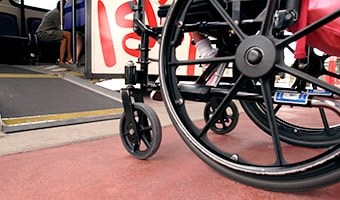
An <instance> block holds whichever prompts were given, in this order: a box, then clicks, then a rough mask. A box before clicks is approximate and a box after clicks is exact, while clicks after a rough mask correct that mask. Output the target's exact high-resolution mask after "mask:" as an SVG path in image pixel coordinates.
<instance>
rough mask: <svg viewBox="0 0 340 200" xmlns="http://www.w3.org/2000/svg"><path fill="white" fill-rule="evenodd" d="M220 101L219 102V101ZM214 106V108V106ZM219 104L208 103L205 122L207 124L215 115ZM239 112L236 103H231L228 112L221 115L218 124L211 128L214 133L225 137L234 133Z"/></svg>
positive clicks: (205, 109)
mask: <svg viewBox="0 0 340 200" xmlns="http://www.w3.org/2000/svg"><path fill="white" fill-rule="evenodd" d="M217 101H218V100H217ZM212 105H214V106H212ZM217 105H219V103H217V102H215V103H212V102H208V103H207V104H206V105H205V107H204V120H205V122H207V121H208V120H209V119H210V118H211V116H212V115H213V114H214V112H215V110H216V108H217ZM238 118H239V112H238V109H237V106H236V104H235V103H234V102H230V104H229V106H228V107H227V108H226V110H225V111H224V112H223V113H222V114H221V116H220V117H219V118H218V120H217V121H216V123H215V124H214V125H213V126H211V127H210V129H211V130H212V131H214V132H215V133H216V134H219V135H225V134H227V133H229V132H230V131H232V130H233V129H234V128H235V127H236V124H237V122H238Z"/></svg>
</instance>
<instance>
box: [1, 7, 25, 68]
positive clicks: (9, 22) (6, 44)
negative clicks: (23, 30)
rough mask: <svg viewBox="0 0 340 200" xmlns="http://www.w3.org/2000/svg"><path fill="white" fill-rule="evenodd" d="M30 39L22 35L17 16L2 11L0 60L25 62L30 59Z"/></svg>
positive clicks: (8, 62) (14, 62) (15, 62)
mask: <svg viewBox="0 0 340 200" xmlns="http://www.w3.org/2000/svg"><path fill="white" fill-rule="evenodd" d="M30 42H31V41H30V40H29V37H28V36H21V35H20V33H19V26H18V21H17V17H16V16H15V15H13V14H10V13H4V12H0V43H1V47H0V62H1V63H4V64H25V62H26V61H27V60H28V59H29V46H30Z"/></svg>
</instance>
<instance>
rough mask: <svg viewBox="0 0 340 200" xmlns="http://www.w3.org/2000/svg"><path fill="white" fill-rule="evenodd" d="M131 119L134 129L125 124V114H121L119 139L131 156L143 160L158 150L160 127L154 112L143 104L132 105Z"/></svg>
mask: <svg viewBox="0 0 340 200" xmlns="http://www.w3.org/2000/svg"><path fill="white" fill-rule="evenodd" d="M133 119H134V122H135V124H136V127H135V128H134V127H133V125H130V124H128V123H127V120H126V113H123V114H122V116H121V118H120V138H121V140H122V143H123V145H124V147H125V149H126V150H127V151H128V152H129V153H130V154H131V155H132V156H134V157H135V158H137V159H141V160H144V159H147V158H149V157H151V156H153V155H154V154H155V153H156V151H157V150H158V148H159V146H160V144H161V140H162V127H161V124H160V121H159V118H158V116H157V114H156V112H155V111H154V110H153V109H152V108H151V107H150V106H148V105H146V104H144V103H134V104H133ZM135 130H137V131H135Z"/></svg>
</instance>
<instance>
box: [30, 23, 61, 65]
mask: <svg viewBox="0 0 340 200" xmlns="http://www.w3.org/2000/svg"><path fill="white" fill-rule="evenodd" d="M41 21H42V18H37V17H29V18H27V30H28V34H29V35H30V37H31V38H32V40H34V49H35V51H34V54H35V62H36V63H38V62H44V63H51V62H52V63H55V62H57V59H58V58H59V47H60V41H48V42H47V41H40V40H39V39H38V37H37V35H36V31H37V29H38V27H39V25H40V23H41Z"/></svg>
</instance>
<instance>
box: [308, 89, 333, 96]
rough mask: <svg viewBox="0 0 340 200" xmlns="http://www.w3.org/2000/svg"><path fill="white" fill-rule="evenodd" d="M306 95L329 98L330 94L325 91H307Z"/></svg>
mask: <svg viewBox="0 0 340 200" xmlns="http://www.w3.org/2000/svg"><path fill="white" fill-rule="evenodd" d="M307 94H309V95H317V96H331V95H332V93H331V92H329V91H325V90H312V89H309V90H307Z"/></svg>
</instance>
